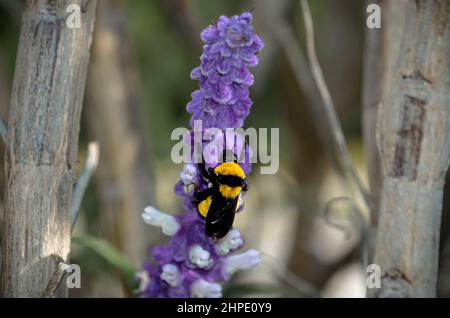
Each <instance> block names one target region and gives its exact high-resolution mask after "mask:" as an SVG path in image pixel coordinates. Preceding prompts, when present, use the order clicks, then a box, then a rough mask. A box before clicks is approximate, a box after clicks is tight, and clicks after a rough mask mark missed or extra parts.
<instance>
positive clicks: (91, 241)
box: [72, 235, 137, 290]
mask: <svg viewBox="0 0 450 318" xmlns="http://www.w3.org/2000/svg"><path fill="white" fill-rule="evenodd" d="M72 243H74V244H78V245H79V246H82V247H84V248H89V249H91V250H92V251H94V252H95V253H97V254H98V255H99V256H101V257H103V258H104V259H105V260H106V261H107V262H109V263H111V265H113V266H114V267H116V268H117V269H118V270H119V271H120V272H121V273H122V275H123V276H124V278H125V280H126V282H127V284H128V285H129V287H130V288H131V290H134V289H136V288H137V286H136V284H137V283H136V280H135V277H136V268H135V267H134V266H133V265H132V264H131V263H130V262H129V261H128V260H127V258H126V257H125V255H123V254H122V253H121V252H119V251H118V250H117V249H116V248H114V247H113V246H112V245H111V244H109V243H108V242H106V241H103V240H101V239H98V238H95V237H92V236H87V235H83V236H75V237H72Z"/></svg>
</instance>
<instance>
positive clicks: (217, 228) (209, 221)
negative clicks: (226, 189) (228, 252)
mask: <svg viewBox="0 0 450 318" xmlns="http://www.w3.org/2000/svg"><path fill="white" fill-rule="evenodd" d="M237 202H238V198H235V199H227V198H224V197H223V196H221V195H220V193H215V194H214V195H213V199H212V202H211V206H210V207H209V210H208V214H207V216H206V229H205V231H206V235H208V236H210V237H215V238H218V239H220V238H222V237H224V236H225V235H226V234H227V233H228V231H229V230H230V229H231V228H232V226H233V221H234V216H235V214H236V207H237Z"/></svg>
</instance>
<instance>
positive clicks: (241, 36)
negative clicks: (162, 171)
mask: <svg viewBox="0 0 450 318" xmlns="http://www.w3.org/2000/svg"><path fill="white" fill-rule="evenodd" d="M201 38H202V40H203V42H204V43H205V45H204V47H203V49H204V52H203V54H202V56H201V58H200V60H201V65H200V66H199V67H196V68H195V69H194V70H192V72H191V77H192V79H194V80H198V81H199V82H200V89H199V90H196V91H194V92H193V93H192V100H191V101H190V102H189V103H188V105H187V110H188V112H189V113H190V114H192V117H191V126H192V128H194V123H195V121H198V120H201V121H202V125H203V128H211V127H215V128H219V129H221V130H224V129H225V128H238V127H242V125H243V122H244V119H245V118H246V117H247V116H248V114H249V111H250V107H251V105H252V101H251V100H250V97H249V87H250V86H251V85H252V84H253V75H252V74H251V73H250V72H249V70H248V67H252V66H256V65H257V64H258V58H257V56H256V54H257V53H258V52H259V51H260V50H261V49H262V47H263V43H262V41H261V39H260V38H259V37H258V36H257V35H255V34H254V33H253V27H252V14H251V13H248V12H246V13H243V14H241V15H240V16H237V15H235V16H232V17H231V18H228V17H225V16H222V17H220V18H219V20H218V21H217V22H216V23H215V24H214V25H211V26H209V27H207V28H206V29H205V30H204V31H203V32H202V33H201ZM192 136H193V134H190V136H187V138H186V142H192V141H193V138H192ZM216 139H217V136H216ZM223 139H224V141H225V145H224V146H225V147H226V149H228V150H231V151H233V152H234V153H235V154H241V152H242V151H243V152H244V153H245V154H246V155H247V156H248V154H249V150H248V148H247V147H246V146H245V142H244V140H243V138H242V137H241V136H240V135H238V134H234V135H231V138H230V136H229V135H228V134H226V135H225V131H223ZM207 155H209V156H210V157H209V158H205V161H207V162H209V163H208V166H211V167H214V166H215V165H217V164H218V163H219V162H220V161H221V159H222V158H221V154H220V153H211V154H207ZM242 168H243V169H244V171H245V173H246V174H248V173H249V172H250V170H251V164H250V163H248V161H247V163H243V164H242ZM208 183H209V182H208V180H205V178H204V177H202V175H201V173H200V168H199V164H194V163H192V164H190V163H188V164H185V165H184V167H183V170H182V171H181V173H180V181H179V182H178V183H177V184H176V186H175V193H176V194H177V195H180V196H182V197H183V198H184V208H185V210H186V212H185V213H184V214H181V215H176V216H173V215H169V214H166V213H163V212H160V211H158V210H157V209H155V208H153V207H147V208H145V211H144V213H143V219H144V221H145V222H146V223H147V224H149V225H153V226H158V227H161V229H162V232H163V233H164V234H166V235H168V236H171V240H170V243H169V244H168V245H166V246H158V247H155V248H154V249H153V250H152V258H153V260H154V263H145V264H144V269H143V270H142V271H141V272H140V273H139V274H138V278H139V280H140V288H139V291H138V292H139V294H140V296H142V297H221V296H222V287H221V285H220V282H225V281H228V280H229V279H230V276H231V275H232V274H233V273H234V272H236V271H237V270H241V269H247V268H250V267H252V266H256V265H258V264H259V262H260V255H259V253H258V252H257V251H255V250H249V251H247V252H244V253H241V254H236V255H229V254H230V253H231V252H233V251H235V250H237V249H239V248H241V247H242V246H243V245H244V239H243V237H242V235H241V233H240V232H239V231H238V230H237V229H235V228H233V229H231V230H230V231H229V232H228V233H227V234H226V235H225V237H223V238H221V239H219V240H216V239H214V238H211V237H208V236H207V235H206V234H205V222H204V219H203V218H202V217H201V216H200V214H199V213H198V210H197V206H196V204H195V203H194V200H193V195H194V189H197V190H200V191H202V190H204V189H206V188H208V187H209V186H210V185H209V184H208ZM242 207H243V198H242V197H240V198H239V207H238V211H240V210H242Z"/></svg>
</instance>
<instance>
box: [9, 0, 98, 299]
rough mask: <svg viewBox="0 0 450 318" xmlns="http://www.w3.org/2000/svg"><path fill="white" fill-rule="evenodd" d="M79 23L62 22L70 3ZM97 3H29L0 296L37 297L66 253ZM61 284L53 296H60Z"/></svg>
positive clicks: (14, 108) (12, 135) (17, 85)
mask: <svg viewBox="0 0 450 318" xmlns="http://www.w3.org/2000/svg"><path fill="white" fill-rule="evenodd" d="M71 3H76V4H79V5H80V7H81V28H79V29H70V28H68V27H67V25H66V18H67V17H68V16H69V14H70V13H68V12H66V8H67V6H68V5H69V4H71ZM95 7H96V1H74V0H70V1H68V0H67V1H62V0H61V1H50V0H48V1H43V0H42V1H28V2H27V3H26V5H25V8H24V12H23V16H22V27H21V33H20V40H19V48H18V56H17V60H16V69H15V75H14V82H13V89H12V94H11V104H10V111H9V121H8V130H9V135H8V144H7V149H6V158H5V169H6V180H7V182H6V190H5V233H4V237H3V241H2V251H3V252H2V254H3V257H2V272H1V284H0V294H1V296H4V297H39V296H42V295H43V293H44V291H45V290H47V287H48V284H49V281H50V280H51V279H52V277H53V276H54V273H55V271H56V270H57V268H58V264H59V263H60V262H67V261H68V255H69V251H70V203H71V197H72V188H73V183H74V176H73V169H74V165H75V161H76V156H77V144H78V132H79V125H80V115H81V109H82V101H83V91H84V86H85V78H86V70H87V65H88V60H89V47H90V43H91V38H92V36H91V35H92V31H93V22H94V14H95ZM65 294H66V287H65V284H61V285H60V286H59V287H58V289H57V290H56V293H55V295H56V296H60V297H62V296H65Z"/></svg>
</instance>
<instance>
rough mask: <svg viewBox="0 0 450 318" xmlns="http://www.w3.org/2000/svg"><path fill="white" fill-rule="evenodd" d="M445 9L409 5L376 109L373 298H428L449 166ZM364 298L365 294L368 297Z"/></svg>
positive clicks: (427, 2)
mask: <svg viewBox="0 0 450 318" xmlns="http://www.w3.org/2000/svg"><path fill="white" fill-rule="evenodd" d="M449 21H450V3H449V2H448V1H443V0H442V1H438V0H418V1H410V2H409V5H408V13H407V20H406V26H405V32H404V36H403V39H402V44H401V48H400V52H399V56H398V63H397V67H396V71H395V75H394V80H393V85H392V89H391V91H390V95H389V97H388V99H387V101H386V103H383V105H382V107H381V109H380V115H379V122H378V126H379V127H378V136H379V137H378V138H379V146H380V155H381V162H382V166H383V172H384V182H383V191H382V195H381V207H380V212H381V213H380V221H379V228H378V233H377V244H376V250H375V259H374V263H376V264H378V265H380V267H381V271H382V280H381V289H379V290H374V294H375V296H377V297H434V296H435V295H436V280H437V269H438V252H439V228H440V222H441V210H442V196H443V186H444V181H445V173H446V171H447V168H448V165H449V159H450V139H449V138H448V136H449V134H450V109H449V107H450V94H449V92H450V80H449V74H450V23H449ZM369 291H371V290H369Z"/></svg>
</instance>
